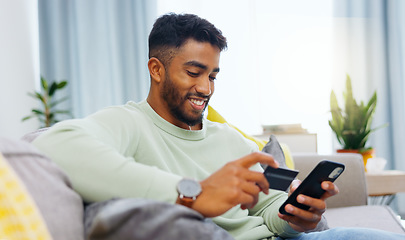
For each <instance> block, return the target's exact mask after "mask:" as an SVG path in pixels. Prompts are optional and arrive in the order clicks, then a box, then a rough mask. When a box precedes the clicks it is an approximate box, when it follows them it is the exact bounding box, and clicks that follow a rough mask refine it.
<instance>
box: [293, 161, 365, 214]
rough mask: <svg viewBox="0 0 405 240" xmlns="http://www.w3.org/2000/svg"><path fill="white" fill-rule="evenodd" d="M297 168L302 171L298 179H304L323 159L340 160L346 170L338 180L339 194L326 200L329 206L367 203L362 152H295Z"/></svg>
mask: <svg viewBox="0 0 405 240" xmlns="http://www.w3.org/2000/svg"><path fill="white" fill-rule="evenodd" d="M293 159H294V163H295V168H296V169H297V170H299V171H300V173H299V174H298V179H300V180H303V179H304V178H305V177H306V176H307V175H308V174H309V172H310V171H311V170H312V169H313V168H314V167H315V166H316V164H317V163H318V162H320V161H321V160H323V159H327V160H330V161H335V162H340V163H343V164H344V165H345V171H344V172H343V173H342V175H341V176H340V177H339V178H338V179H337V180H336V182H335V184H336V185H337V186H338V187H339V191H340V192H339V194H338V195H336V196H333V197H331V198H329V199H327V200H326V203H327V206H328V208H336V207H347V206H360V205H367V195H368V194H367V185H366V184H367V183H366V177H365V171H364V165H363V158H362V156H361V155H360V154H354V153H339V154H333V155H318V154H311V153H295V154H293Z"/></svg>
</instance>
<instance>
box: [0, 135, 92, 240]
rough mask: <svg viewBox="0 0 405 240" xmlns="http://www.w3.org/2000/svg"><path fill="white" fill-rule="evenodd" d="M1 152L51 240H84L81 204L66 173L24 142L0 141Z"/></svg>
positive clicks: (2, 139) (1, 139)
mask: <svg viewBox="0 0 405 240" xmlns="http://www.w3.org/2000/svg"><path fill="white" fill-rule="evenodd" d="M0 152H1V153H2V154H3V156H4V158H5V159H6V160H7V162H8V163H9V164H10V166H11V167H12V168H13V169H14V171H15V172H16V173H17V174H18V176H19V177H20V179H21V180H22V182H23V183H24V184H25V186H26V188H27V190H28V192H29V193H30V194H31V196H32V198H33V199H34V201H35V203H36V205H37V206H38V208H39V210H40V212H41V214H42V216H43V218H44V220H45V222H46V225H47V227H48V230H49V232H50V234H51V235H52V237H53V239H60V240H64V239H66V240H71V239H75V240H76V239H77V240H80V239H84V230H83V201H82V199H81V198H80V196H79V195H78V194H77V193H76V192H74V191H73V190H72V187H71V184H70V181H69V179H68V178H67V176H66V175H65V173H64V172H62V171H61V170H60V169H59V167H58V166H56V165H55V164H54V163H53V162H51V161H50V160H49V159H48V158H46V157H45V156H44V155H42V154H41V153H40V152H39V151H38V150H37V149H36V148H35V147H34V146H32V145H31V144H29V143H27V142H24V141H18V140H10V139H4V138H0Z"/></svg>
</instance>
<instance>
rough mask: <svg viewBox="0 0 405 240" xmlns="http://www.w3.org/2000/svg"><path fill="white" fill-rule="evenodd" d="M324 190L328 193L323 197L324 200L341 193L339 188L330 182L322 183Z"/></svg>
mask: <svg viewBox="0 0 405 240" xmlns="http://www.w3.org/2000/svg"><path fill="white" fill-rule="evenodd" d="M322 189H323V190H325V191H326V192H325V193H324V194H323V195H322V196H321V199H322V200H325V199H327V198H329V197H332V196H335V195H336V194H338V193H339V188H338V187H337V186H336V185H335V184H334V183H332V182H329V181H325V182H322Z"/></svg>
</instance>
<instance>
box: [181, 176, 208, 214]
mask: <svg viewBox="0 0 405 240" xmlns="http://www.w3.org/2000/svg"><path fill="white" fill-rule="evenodd" d="M201 191H202V189H201V184H200V183H199V182H198V181H196V180H194V179H190V178H183V179H182V180H180V182H179V183H178V184H177V192H178V193H179V198H178V201H177V203H179V204H181V205H183V206H186V207H189V208H191V206H192V205H193V203H194V201H195V200H196V199H197V197H198V196H199V195H200V194H201Z"/></svg>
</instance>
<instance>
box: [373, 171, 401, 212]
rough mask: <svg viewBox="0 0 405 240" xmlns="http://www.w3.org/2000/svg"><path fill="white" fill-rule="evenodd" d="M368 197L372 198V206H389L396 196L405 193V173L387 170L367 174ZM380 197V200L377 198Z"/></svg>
mask: <svg viewBox="0 0 405 240" xmlns="http://www.w3.org/2000/svg"><path fill="white" fill-rule="evenodd" d="M366 180H367V191H368V195H369V196H370V197H372V200H371V204H377V202H376V201H377V199H380V203H379V204H386V205H389V204H390V203H391V201H392V200H393V199H394V197H395V194H396V193H399V192H405V172H403V171H398V170H385V171H382V172H378V173H369V172H367V173H366ZM377 197H378V198H377Z"/></svg>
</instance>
